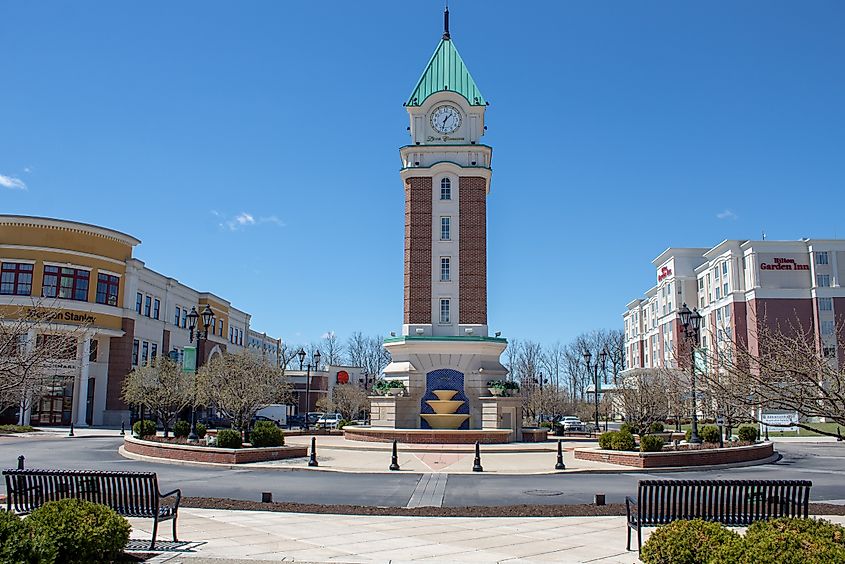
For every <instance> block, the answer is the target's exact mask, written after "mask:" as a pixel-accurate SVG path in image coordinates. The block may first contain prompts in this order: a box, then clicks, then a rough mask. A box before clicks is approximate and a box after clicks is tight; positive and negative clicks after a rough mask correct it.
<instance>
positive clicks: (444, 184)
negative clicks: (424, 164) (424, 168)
mask: <svg viewBox="0 0 845 564" xmlns="http://www.w3.org/2000/svg"><path fill="white" fill-rule="evenodd" d="M440 199H441V200H451V199H452V181H451V180H449V179H448V178H444V179H443V180H441V181H440Z"/></svg>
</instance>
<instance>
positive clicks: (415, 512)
mask: <svg viewBox="0 0 845 564" xmlns="http://www.w3.org/2000/svg"><path fill="white" fill-rule="evenodd" d="M182 506H183V507H196V508H202V509H239V510H244V511H275V512H282V513H331V514H336V515H398V516H406V517H594V516H604V515H614V516H615V515H625V506H624V505H623V504H621V503H610V504H608V505H600V506H599V505H589V504H580V505H499V506H479V507H415V508H411V509H409V508H406V507H366V506H361V505H318V504H314V503H261V502H259V501H242V500H236V499H222V498H217V497H183V498H182ZM810 514H811V515H845V505H833V504H830V503H811V504H810Z"/></svg>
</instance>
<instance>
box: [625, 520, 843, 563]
mask: <svg viewBox="0 0 845 564" xmlns="http://www.w3.org/2000/svg"><path fill="white" fill-rule="evenodd" d="M640 559H641V560H642V561H643V562H644V563H645V564H758V563H763V562H772V563H778V564H837V563H838V564H842V563H845V527H843V526H841V525H836V524H834V523H831V522H829V521H825V520H823V519H796V518H789V517H784V518H780V519H772V520H769V521H757V522H756V523H753V524H752V525H751V526H750V527H748V530H747V531H746V533H745V536H744V537H741V536H739V535H738V534H737V533H735V532H733V531H731V530H729V529H727V528H726V527H724V526H722V525H720V524H718V523H708V522H705V521H702V520H700V519H696V520H692V521H675V522H673V523H670V524H669V525H665V526H663V527H658V528H657V530H656V531H655V532H654V533H652V535H651V536H650V537H649V538H648V540H647V541H646V542H645V544H644V545H643V549H642V553H641V554H640Z"/></svg>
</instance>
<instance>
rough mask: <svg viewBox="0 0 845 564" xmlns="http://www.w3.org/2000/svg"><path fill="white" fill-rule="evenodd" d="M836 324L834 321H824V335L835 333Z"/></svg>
mask: <svg viewBox="0 0 845 564" xmlns="http://www.w3.org/2000/svg"><path fill="white" fill-rule="evenodd" d="M835 329H836V324H835V322H833V321H822V335H833V332H834V330H835Z"/></svg>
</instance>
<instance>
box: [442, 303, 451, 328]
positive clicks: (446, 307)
mask: <svg viewBox="0 0 845 564" xmlns="http://www.w3.org/2000/svg"><path fill="white" fill-rule="evenodd" d="M450 313H451V312H450V303H449V299H448V298H443V299H441V300H440V323H451V321H450V319H451V315H450Z"/></svg>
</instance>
